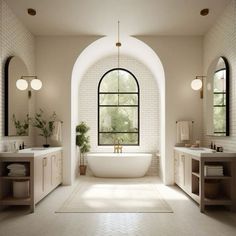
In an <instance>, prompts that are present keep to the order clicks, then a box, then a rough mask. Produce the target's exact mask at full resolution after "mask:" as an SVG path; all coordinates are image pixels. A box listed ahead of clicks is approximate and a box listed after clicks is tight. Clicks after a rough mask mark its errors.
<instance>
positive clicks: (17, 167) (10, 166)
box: [7, 164, 26, 170]
mask: <svg viewBox="0 0 236 236" xmlns="http://www.w3.org/2000/svg"><path fill="white" fill-rule="evenodd" d="M7 169H9V170H11V169H17V170H19V169H21V170H25V169H26V168H25V165H23V164H10V165H8V166H7Z"/></svg>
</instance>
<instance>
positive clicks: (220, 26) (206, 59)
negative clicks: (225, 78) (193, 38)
mask: <svg viewBox="0 0 236 236" xmlns="http://www.w3.org/2000/svg"><path fill="white" fill-rule="evenodd" d="M203 47H204V54H203V65H204V74H207V69H208V67H209V66H210V64H211V62H212V61H213V60H214V59H215V58H217V57H220V56H224V57H226V58H227V60H228V62H229V65H230V136H229V137H213V136H206V125H205V122H204V128H203V134H204V135H203V142H204V145H205V146H208V145H209V144H210V142H211V141H214V142H215V143H216V145H221V146H223V148H224V150H225V151H232V152H236V1H235V0H232V1H231V2H230V3H229V5H228V6H227V7H226V9H225V10H224V12H223V14H222V16H221V17H220V18H219V19H218V20H217V22H216V23H215V24H214V25H213V26H212V28H211V29H210V30H209V31H208V32H207V34H206V35H205V37H204V43H203ZM204 111H205V110H204ZM206 116H207V112H203V120H205V117H206Z"/></svg>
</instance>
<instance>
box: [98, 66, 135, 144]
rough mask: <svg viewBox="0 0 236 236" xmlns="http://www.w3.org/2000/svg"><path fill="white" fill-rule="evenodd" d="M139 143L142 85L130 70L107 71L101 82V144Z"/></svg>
mask: <svg viewBox="0 0 236 236" xmlns="http://www.w3.org/2000/svg"><path fill="white" fill-rule="evenodd" d="M117 141H119V142H120V143H121V144H122V145H139V85H138V81H137V79H136V77H135V76H134V75H133V74H132V73H131V72H130V71H128V70H126V69H123V68H115V69H112V70H109V71H107V72H106V73H105V74H104V75H103V76H102V78H101V80H100V82H99V85H98V145H114V144H115V143H117Z"/></svg>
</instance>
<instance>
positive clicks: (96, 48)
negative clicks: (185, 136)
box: [68, 37, 166, 183]
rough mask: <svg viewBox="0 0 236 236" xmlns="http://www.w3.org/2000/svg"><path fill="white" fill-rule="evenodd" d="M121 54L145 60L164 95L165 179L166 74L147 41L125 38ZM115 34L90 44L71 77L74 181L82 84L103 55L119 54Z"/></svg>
mask: <svg viewBox="0 0 236 236" xmlns="http://www.w3.org/2000/svg"><path fill="white" fill-rule="evenodd" d="M121 41H122V48H121V53H122V54H124V55H127V56H130V57H132V58H135V59H137V60H138V61H140V62H141V63H143V64H144V65H145V66H146V67H147V68H148V70H149V71H150V72H151V73H152V75H153V76H154V79H155V80H156V82H157V84H158V88H159V96H160V156H161V157H160V170H161V173H160V174H161V177H162V178H163V180H164V182H165V168H166V167H165V74H164V68H163V65H162V63H161V60H160V58H159V57H158V56H157V54H156V53H155V52H154V51H153V49H152V48H150V47H149V46H148V45H147V44H145V43H144V42H142V41H140V40H138V39H136V38H134V37H122V39H121ZM114 42H115V40H114V39H113V38H112V37H103V38H100V39H98V40H96V41H95V42H93V43H92V44H90V45H89V46H88V47H87V48H85V49H84V51H83V52H82V53H81V54H80V55H79V57H78V58H77V60H76V62H75V64H74V67H73V71H72V78H71V124H70V125H71V137H70V138H71V140H70V143H71V148H70V155H69V156H70V158H69V160H68V161H69V163H68V166H69V168H70V171H69V173H71V176H70V179H71V183H72V182H73V181H74V179H75V176H76V174H77V163H78V153H77V149H76V145H75V127H76V125H77V123H78V121H79V102H78V101H79V86H80V82H81V80H82V78H83V76H84V75H85V73H86V71H87V70H88V69H89V68H90V67H91V66H92V65H93V64H95V63H96V62H97V61H99V60H100V59H101V58H105V57H108V56H112V55H116V53H117V48H116V47H115V43H114Z"/></svg>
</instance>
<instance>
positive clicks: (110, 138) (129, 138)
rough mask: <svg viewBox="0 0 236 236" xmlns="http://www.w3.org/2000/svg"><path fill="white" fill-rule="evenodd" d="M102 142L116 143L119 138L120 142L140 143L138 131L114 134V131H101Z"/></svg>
mask: <svg viewBox="0 0 236 236" xmlns="http://www.w3.org/2000/svg"><path fill="white" fill-rule="evenodd" d="M99 135H100V136H99V138H100V140H99V141H100V142H99V143H100V144H115V143H117V139H119V140H120V144H131V145H132V144H138V134H137V133H125V134H114V133H113V134H112V133H108V134H107V133H106V134H104V133H100V134H99Z"/></svg>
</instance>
